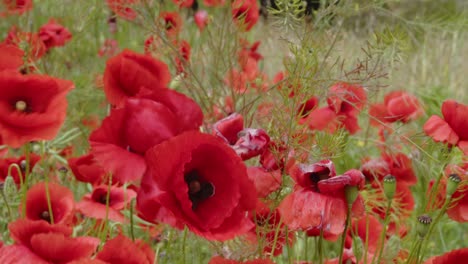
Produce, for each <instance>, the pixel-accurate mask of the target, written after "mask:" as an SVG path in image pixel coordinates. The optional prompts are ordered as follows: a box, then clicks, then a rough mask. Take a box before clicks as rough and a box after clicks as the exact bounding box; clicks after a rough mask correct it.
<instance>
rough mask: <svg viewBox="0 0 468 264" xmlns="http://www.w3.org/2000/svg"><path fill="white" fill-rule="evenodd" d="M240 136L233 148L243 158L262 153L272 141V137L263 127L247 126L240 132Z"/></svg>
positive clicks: (246, 158)
mask: <svg viewBox="0 0 468 264" xmlns="http://www.w3.org/2000/svg"><path fill="white" fill-rule="evenodd" d="M238 137H239V139H238V140H237V141H236V143H235V144H234V146H232V148H233V149H234V150H235V151H236V153H237V155H239V156H240V157H241V158H242V160H248V159H251V158H253V157H256V156H258V155H260V154H262V153H263V152H264V151H265V150H266V149H267V147H268V144H269V143H270V137H269V136H268V134H267V133H266V132H265V131H264V130H263V129H254V128H245V129H243V130H242V131H240V132H239V133H238Z"/></svg>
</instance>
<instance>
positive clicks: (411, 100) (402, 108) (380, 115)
mask: <svg viewBox="0 0 468 264" xmlns="http://www.w3.org/2000/svg"><path fill="white" fill-rule="evenodd" d="M369 114H370V115H371V116H374V117H375V118H377V119H378V120H379V121H380V122H384V123H393V122H397V121H401V122H403V123H407V122H409V121H411V120H415V119H417V118H418V117H420V116H421V115H422V114H423V110H422V107H421V104H420V103H419V100H418V98H416V97H415V96H414V95H412V94H410V93H407V92H405V91H393V92H390V93H388V94H387V95H386V96H385V99H384V102H383V103H382V104H375V105H371V107H370V110H369ZM370 122H371V124H374V125H379V123H378V122H377V121H375V120H373V119H371V120H370Z"/></svg>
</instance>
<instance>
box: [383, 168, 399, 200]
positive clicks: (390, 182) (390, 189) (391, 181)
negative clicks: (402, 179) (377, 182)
mask: <svg viewBox="0 0 468 264" xmlns="http://www.w3.org/2000/svg"><path fill="white" fill-rule="evenodd" d="M383 188H384V193H385V196H386V197H387V199H388V200H392V199H393V197H394V196H395V191H396V178H395V176H393V175H391V174H388V175H387V176H385V177H384V178H383Z"/></svg>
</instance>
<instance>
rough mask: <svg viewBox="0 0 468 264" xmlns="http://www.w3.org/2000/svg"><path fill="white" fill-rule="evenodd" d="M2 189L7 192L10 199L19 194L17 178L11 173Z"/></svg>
mask: <svg viewBox="0 0 468 264" xmlns="http://www.w3.org/2000/svg"><path fill="white" fill-rule="evenodd" d="M0 191H2V192H3V193H4V194H5V197H6V198H7V199H8V200H10V199H13V198H14V197H16V195H18V189H17V188H16V184H15V180H14V179H13V177H12V176H11V175H8V176H7V177H6V178H5V181H4V182H3V184H2V186H1V187H0Z"/></svg>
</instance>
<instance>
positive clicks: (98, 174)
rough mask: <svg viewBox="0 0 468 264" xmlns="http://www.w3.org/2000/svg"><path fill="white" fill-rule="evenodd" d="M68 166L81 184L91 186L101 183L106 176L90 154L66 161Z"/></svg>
mask: <svg viewBox="0 0 468 264" xmlns="http://www.w3.org/2000/svg"><path fill="white" fill-rule="evenodd" d="M68 165H69V166H70V169H71V170H72V172H73V175H75V178H76V179H77V180H78V181H81V182H89V183H91V184H93V185H95V184H99V183H101V182H102V181H103V180H104V179H103V178H104V177H105V175H106V172H105V171H104V169H103V168H102V167H101V166H100V165H99V163H98V162H97V161H96V160H95V159H94V156H93V155H92V154H87V155H84V156H81V157H77V158H70V159H68Z"/></svg>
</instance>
